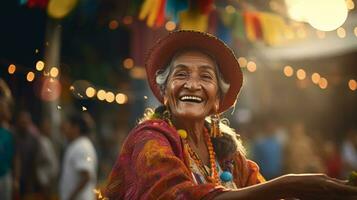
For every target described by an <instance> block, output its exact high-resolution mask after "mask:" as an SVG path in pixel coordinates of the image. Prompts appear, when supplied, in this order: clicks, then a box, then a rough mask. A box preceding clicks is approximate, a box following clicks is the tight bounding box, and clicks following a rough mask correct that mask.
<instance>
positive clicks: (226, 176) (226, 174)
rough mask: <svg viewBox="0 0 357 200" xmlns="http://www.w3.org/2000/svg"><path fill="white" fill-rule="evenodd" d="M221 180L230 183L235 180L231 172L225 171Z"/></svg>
mask: <svg viewBox="0 0 357 200" xmlns="http://www.w3.org/2000/svg"><path fill="white" fill-rule="evenodd" d="M219 178H221V180H222V181H223V182H228V181H231V180H232V179H233V176H232V174H231V173H230V172H228V171H224V172H223V173H222V174H221V175H220V176H219Z"/></svg>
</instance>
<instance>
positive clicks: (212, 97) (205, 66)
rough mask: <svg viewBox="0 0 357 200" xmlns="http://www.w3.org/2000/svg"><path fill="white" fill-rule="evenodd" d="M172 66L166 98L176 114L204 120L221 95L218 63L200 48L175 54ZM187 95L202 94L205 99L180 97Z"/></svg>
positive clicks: (201, 96) (186, 117)
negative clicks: (182, 99) (217, 70)
mask: <svg viewBox="0 0 357 200" xmlns="http://www.w3.org/2000/svg"><path fill="white" fill-rule="evenodd" d="M172 67H173V69H172V72H171V74H170V76H169V78H168V81H167V85H166V90H165V94H164V102H167V104H168V106H169V108H170V110H171V113H172V115H173V116H175V117H177V118H182V119H195V120H197V119H200V120H204V118H205V117H207V116H208V115H210V114H212V113H213V112H214V111H215V110H217V109H218V105H219V100H220V99H219V95H218V93H219V89H218V82H217V74H216V64H215V62H214V61H213V60H212V59H211V58H210V57H209V56H207V55H205V54H204V53H201V52H199V51H187V52H183V53H181V54H180V55H178V56H176V57H175V58H174V60H173V61H172ZM184 95H188V96H195V97H200V98H202V100H203V101H202V102H201V103H197V102H196V103H195V102H190V101H181V100H180V97H182V96H184ZM186 99H187V98H186Z"/></svg>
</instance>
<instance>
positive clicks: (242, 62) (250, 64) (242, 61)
mask: <svg viewBox="0 0 357 200" xmlns="http://www.w3.org/2000/svg"><path fill="white" fill-rule="evenodd" d="M238 63H239V66H240V67H241V68H247V70H248V71H249V72H252V73H253V72H255V71H257V64H256V63H255V62H254V61H252V60H250V61H248V60H247V59H246V58H245V57H239V58H238Z"/></svg>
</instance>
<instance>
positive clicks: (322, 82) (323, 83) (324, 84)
mask: <svg viewBox="0 0 357 200" xmlns="http://www.w3.org/2000/svg"><path fill="white" fill-rule="evenodd" d="M319 86H320V88H321V89H326V88H327V86H328V82H327V79H326V78H323V77H321V78H320V81H319Z"/></svg>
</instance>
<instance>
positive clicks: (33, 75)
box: [26, 72, 35, 82]
mask: <svg viewBox="0 0 357 200" xmlns="http://www.w3.org/2000/svg"><path fill="white" fill-rule="evenodd" d="M34 79H35V73H33V72H28V73H27V75H26V80H27V81H28V82H32V81H33V80H34Z"/></svg>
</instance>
